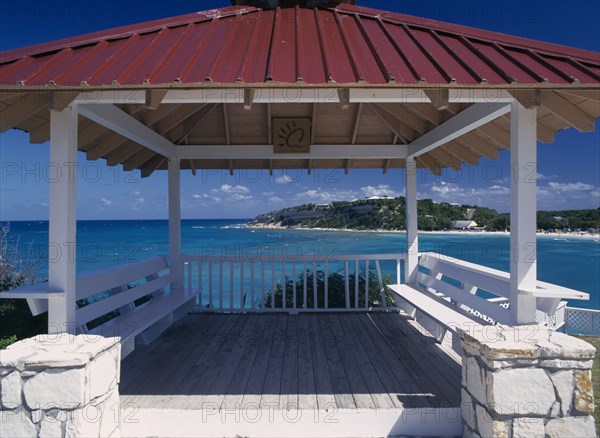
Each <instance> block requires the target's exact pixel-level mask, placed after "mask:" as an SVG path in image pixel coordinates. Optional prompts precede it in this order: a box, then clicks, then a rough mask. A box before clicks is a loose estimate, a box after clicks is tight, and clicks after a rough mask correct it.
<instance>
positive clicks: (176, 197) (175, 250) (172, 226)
mask: <svg viewBox="0 0 600 438" xmlns="http://www.w3.org/2000/svg"><path fill="white" fill-rule="evenodd" d="M179 170H180V161H179V159H178V158H169V170H168V172H169V175H168V180H169V182H168V184H169V265H170V267H171V275H172V277H173V285H172V289H174V290H176V291H177V292H178V293H179V292H181V291H180V289H181V288H183V266H182V264H181V179H180V175H179Z"/></svg>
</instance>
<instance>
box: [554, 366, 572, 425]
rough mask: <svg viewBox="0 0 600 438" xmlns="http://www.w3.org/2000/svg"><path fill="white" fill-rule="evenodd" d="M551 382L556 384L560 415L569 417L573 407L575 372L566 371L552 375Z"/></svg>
mask: <svg viewBox="0 0 600 438" xmlns="http://www.w3.org/2000/svg"><path fill="white" fill-rule="evenodd" d="M550 380H552V383H553V384H554V388H555V389H556V393H557V394H558V401H559V402H560V415H562V416H563V417H564V416H567V415H568V414H569V413H570V412H571V407H572V406H573V388H574V383H575V382H574V380H573V371H571V370H564V371H557V372H555V373H551V374H550Z"/></svg>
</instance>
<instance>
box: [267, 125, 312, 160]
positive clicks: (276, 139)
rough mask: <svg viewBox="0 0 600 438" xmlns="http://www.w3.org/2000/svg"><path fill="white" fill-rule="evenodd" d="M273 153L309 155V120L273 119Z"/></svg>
mask: <svg viewBox="0 0 600 438" xmlns="http://www.w3.org/2000/svg"><path fill="white" fill-rule="evenodd" d="M273 153H275V154H307V153H310V119H303V118H280V119H273Z"/></svg>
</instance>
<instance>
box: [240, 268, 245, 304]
mask: <svg viewBox="0 0 600 438" xmlns="http://www.w3.org/2000/svg"><path fill="white" fill-rule="evenodd" d="M245 305H246V303H245V302H244V262H240V310H242V309H243V308H244V307H245Z"/></svg>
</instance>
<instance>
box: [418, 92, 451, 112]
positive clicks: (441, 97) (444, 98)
mask: <svg viewBox="0 0 600 438" xmlns="http://www.w3.org/2000/svg"><path fill="white" fill-rule="evenodd" d="M423 92H424V93H425V95H426V96H427V97H428V98H429V100H430V101H431V104H432V105H433V107H434V108H435V109H436V110H439V111H442V110H445V109H447V108H448V106H449V105H450V90H448V89H447V88H435V89H428V90H423Z"/></svg>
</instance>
